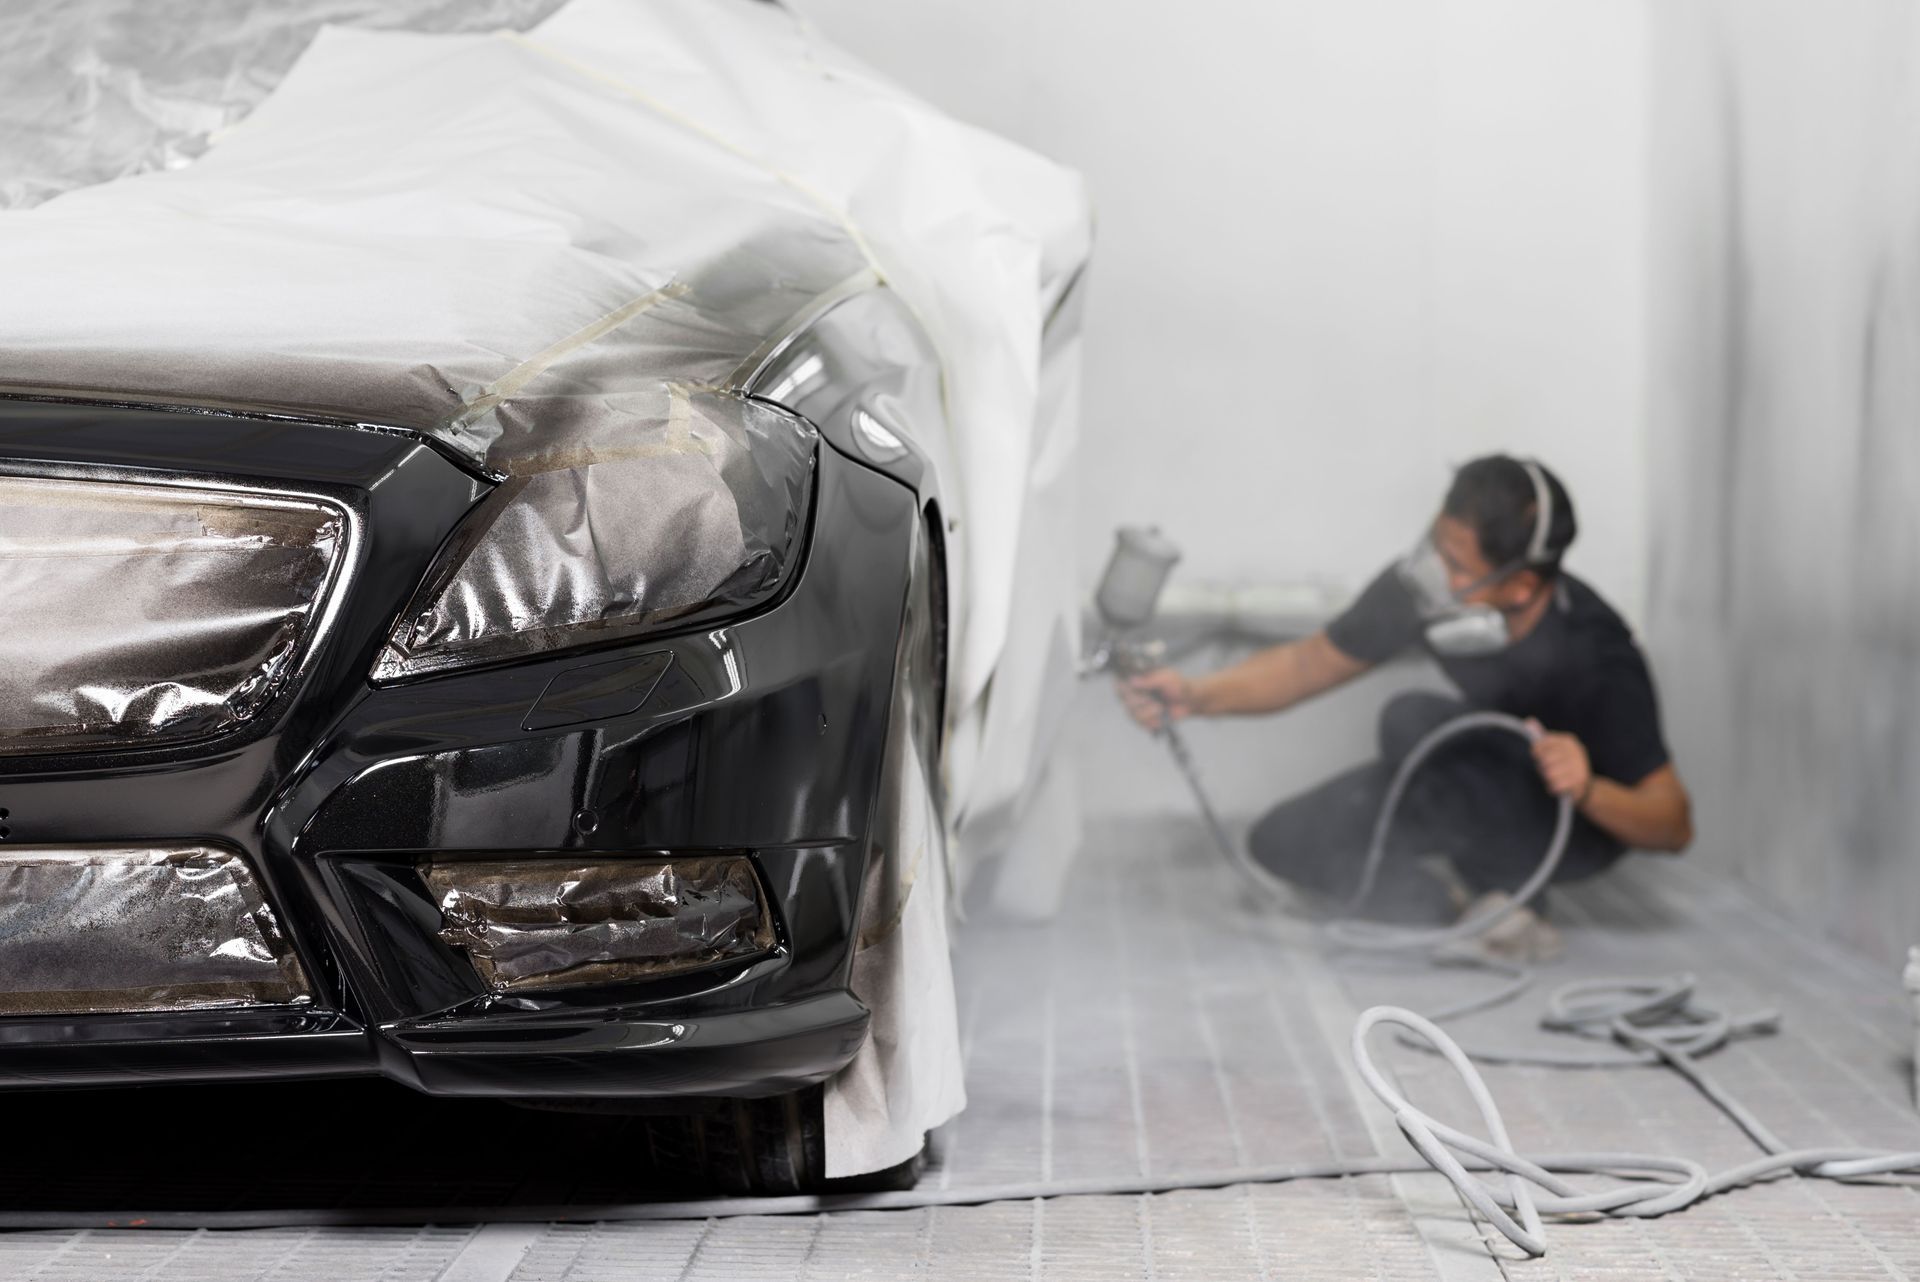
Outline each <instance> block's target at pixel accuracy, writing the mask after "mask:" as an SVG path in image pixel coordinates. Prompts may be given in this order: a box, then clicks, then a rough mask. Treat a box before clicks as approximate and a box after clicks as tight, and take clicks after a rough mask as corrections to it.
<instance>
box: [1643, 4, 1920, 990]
mask: <svg viewBox="0 0 1920 1282" xmlns="http://www.w3.org/2000/svg"><path fill="white" fill-rule="evenodd" d="M1652 35H1653V47H1654V51H1655V55H1656V56H1655V62H1654V67H1655V72H1654V86H1653V88H1654V92H1653V97H1652V101H1653V104H1654V107H1653V111H1654V116H1653V119H1654V123H1655V125H1656V129H1655V130H1654V133H1653V138H1654V140H1655V143H1654V148H1653V175H1654V193H1655V202H1654V218H1653V221H1652V225H1651V226H1652V233H1653V234H1652V241H1651V248H1652V257H1651V260H1650V268H1649V271H1650V279H1651V280H1652V282H1653V285H1652V299H1651V301H1652V302H1653V304H1654V307H1653V311H1652V322H1653V324H1652V331H1651V341H1652V346H1653V350H1654V351H1655V352H1656V353H1658V356H1657V360H1656V362H1655V365H1654V377H1653V381H1652V396H1651V401H1650V408H1651V412H1652V416H1653V417H1652V422H1653V424H1654V426H1655V428H1656V434H1655V436H1654V437H1653V442H1654V456H1653V462H1654V465H1655V466H1654V485H1653V490H1652V495H1653V498H1654V500H1655V501H1656V503H1657V508H1656V511H1655V516H1656V519H1655V521H1654V523H1653V528H1652V533H1651V539H1652V555H1653V562H1652V564H1653V569H1654V573H1653V577H1652V592H1651V602H1650V606H1649V616H1650V618H1649V626H1648V635H1649V639H1650V641H1651V643H1652V649H1653V654H1654V660H1655V664H1656V668H1657V670H1658V671H1660V672H1661V673H1662V674H1663V675H1664V676H1665V678H1666V680H1665V684H1664V693H1665V695H1666V703H1667V709H1668V714H1669V726H1670V731H1671V737H1672V740H1673V746H1674V750H1675V753H1676V756H1677V757H1678V759H1679V761H1680V763H1681V769H1682V771H1683V772H1684V773H1685V775H1686V777H1687V778H1688V780H1689V782H1690V784H1691V786H1692V788H1693V793H1694V802H1695V811H1696V817H1697V820H1698V824H1697V826H1698V829H1699V832H1700V840H1699V842H1698V848H1697V850H1696V852H1695V853H1694V854H1693V855H1692V856H1690V858H1693V859H1696V860H1698V861H1700V862H1703V863H1706V864H1708V865H1709V866H1711V867H1714V868H1716V869H1721V870H1725V871H1727V872H1729V873H1732V874H1733V875H1736V876H1739V877H1742V878H1745V879H1746V880H1748V881H1750V882H1751V883H1753V884H1754V885H1756V886H1758V887H1760V888H1761V889H1762V890H1763V891H1765V892H1766V893H1767V894H1769V895H1770V896H1772V897H1773V898H1775V899H1776V900H1777V901H1779V902H1780V903H1781V904H1782V906H1784V907H1785V908H1787V910H1788V911H1789V912H1791V913H1792V914H1794V915H1795V916H1796V917H1797V918H1798V919H1799V920H1801V921H1802V922H1804V923H1806V924H1808V925H1809V926H1812V927H1814V928H1816V929H1819V930H1822V931H1824V932H1826V933H1828V934H1830V935H1833V936H1834V937H1837V938H1840V939H1843V940H1845V941H1846V942H1847V943H1849V944H1852V945H1854V946H1855V947H1857V948H1860V949H1862V950H1865V951H1868V952H1871V953H1875V954H1878V955H1879V956H1881V957H1884V958H1886V959H1887V960H1889V961H1892V960H1894V959H1896V958H1898V957H1899V956H1900V955H1901V954H1902V953H1903V952H1904V950H1905V949H1906V948H1907V946H1909V945H1911V944H1913V943H1915V942H1917V941H1920V789H1916V788H1915V786H1914V781H1915V778H1916V775H1920V506H1917V505H1916V504H1917V500H1920V234H1917V233H1920V164H1917V163H1916V161H1917V160H1920V7H1917V6H1916V5H1915V4H1914V3H1913V2H1912V0H1844V3H1835V4H1831V5H1820V6H1813V5H1808V4H1804V3H1798V2H1797V0H1669V2H1668V3H1666V4H1664V5H1663V6H1662V7H1661V8H1660V9H1658V10H1657V11H1656V12H1655V18H1654V23H1653V28H1652Z"/></svg>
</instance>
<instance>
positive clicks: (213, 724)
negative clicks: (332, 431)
mask: <svg viewBox="0 0 1920 1282" xmlns="http://www.w3.org/2000/svg"><path fill="white" fill-rule="evenodd" d="M344 525H345V518H344V517H343V516H342V515H341V514H340V513H339V512H338V511H336V510H334V509H332V508H330V507H323V506H321V505H319V504H315V503H306V502H298V501H294V500H276V499H270V498H264V497H256V496H250V495H243V494H235V493H227V492H222V491H215V490H202V489H190V488H186V487H179V486H161V485H109V484H101V483H97V482H92V481H86V482H79V481H61V480H49V479H38V478H28V477H6V476H0V601H4V602H6V609H7V614H8V617H9V618H11V619H13V620H15V621H16V623H18V622H20V621H25V622H27V623H28V624H29V626H10V627H9V628H8V629H7V630H6V640H5V642H4V644H3V645H0V753H19V752H45V751H54V750H70V749H73V748H76V747H85V746H109V745H113V744H120V743H127V742H134V741H138V742H143V743H154V742H163V741H167V740H177V739H183V738H189V737H194V736H198V735H202V734H208V733H212V732H215V731H218V730H223V729H225V728H227V727H229V726H232V725H235V724H238V723H239V722H241V721H244V720H246V719H247V718H248V717H250V716H252V715H253V714H254V713H255V712H257V711H258V710H259V709H260V708H261V707H262V706H264V705H265V704H266V702H267V700H268V699H270V698H271V697H272V695H273V693H274V692H275V690H276V689H277V688H278V686H279V685H280V683H281V681H282V680H283V679H284V677H285V676H286V674H287V673H288V671H289V670H290V668H291V665H292V664H293V663H294V662H295V660H296V658H297V656H298V652H299V645H300V640H301V637H302V635H303V633H304V632H305V630H306V628H307V626H308V624H309V623H310V622H311V620H312V618H313V616H314V613H315V612H316V611H317V610H318V609H319V607H320V605H321V603H322V601H323V598H324V596H325V593H326V590H327V585H328V582H329V578H330V575H331V573H332V568H333V565H334V561H335V559H336V556H337V554H338V553H339V551H340V548H341V544H342V541H343V538H344V533H345V531H344Z"/></svg>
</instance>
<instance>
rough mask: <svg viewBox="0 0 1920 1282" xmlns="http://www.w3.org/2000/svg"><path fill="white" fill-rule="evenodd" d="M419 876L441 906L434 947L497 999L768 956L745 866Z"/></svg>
mask: <svg viewBox="0 0 1920 1282" xmlns="http://www.w3.org/2000/svg"><path fill="white" fill-rule="evenodd" d="M421 873H422V876H423V877H424V879H425V880H426V883H427V886H428V887H429V889H431V890H432V891H433V893H434V895H435V896H436V897H437V898H438V900H439V903H440V912H441V916H442V920H443V923H444V924H443V925H442V927H441V938H443V939H445V940H446V941H447V942H448V943H449V944H452V945H454V946H455V947H457V948H460V949H461V950H463V951H464V952H465V953H466V954H467V957H468V959H469V960H471V961H472V963H473V966H474V969H475V970H477V971H479V972H480V977H481V979H482V980H484V981H485V982H486V983H487V984H488V985H489V986H491V987H492V988H493V989H494V990H495V991H496V992H517V991H529V990H534V989H544V988H560V987H569V986H574V985H580V984H605V983H618V982H621V981H627V980H633V979H639V978H644V977H648V976H654V975H661V974H668V973H672V972H675V971H683V970H692V969H695V968H697V967H701V966H708V965H712V964H713V963H715V962H720V961H726V960H729V959H733V958H739V957H749V956H752V955H754V954H756V953H764V952H766V951H767V950H768V949H770V948H772V947H773V921H772V919H771V918H770V917H769V916H768V914H767V912H766V910H765V908H764V906H763V904H762V899H761V894H760V882H759V878H758V877H756V876H755V875H754V871H753V865H752V864H751V863H750V862H749V861H748V860H747V859H746V858H744V857H742V856H737V855H718V856H706V857H699V858H691V859H675V860H671V861H641V860H627V861H620V862H615V863H596V864H581V863H577V862H572V861H565V860H557V861H539V860H532V859H514V860H435V861H433V862H431V863H428V864H426V865H424V866H423V868H422V870H421Z"/></svg>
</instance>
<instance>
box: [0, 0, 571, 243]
mask: <svg viewBox="0 0 1920 1282" xmlns="http://www.w3.org/2000/svg"><path fill="white" fill-rule="evenodd" d="M561 3H562V0H13V2H12V3H9V4H6V5H4V6H0V85H5V86H8V92H7V93H6V96H5V102H4V106H3V107H0V209H5V208H8V207H15V208H23V207H25V206H28V205H37V204H39V203H40V202H41V201H43V200H46V199H48V198H49V197H52V196H57V195H59V194H60V193H61V192H63V191H70V190H72V189H73V188H75V187H85V186H89V185H91V184H93V183H99V182H106V181H108V180H109V179H113V178H123V177H126V176H128V175H130V174H137V173H144V172H146V171H148V170H151V169H177V168H179V167H180V166H182V165H186V164H189V163H191V162H192V161H193V160H194V158H195V157H197V156H199V155H200V154H201V153H202V152H204V151H206V149H207V144H208V142H209V140H210V139H211V137H212V135H213V134H214V133H215V132H217V131H218V130H220V129H222V128H224V127H226V126H228V125H231V124H233V123H235V122H236V121H238V120H240V119H242V118H244V117H245V116H246V115H247V113H248V112H250V111H252V110H253V109H254V108H255V107H257V106H258V105H259V104H260V100H261V99H263V98H265V97H266V96H267V94H269V93H270V92H272V90H273V87H274V86H275V85H277V84H279V83H280V78H281V77H282V76H284V75H285V74H286V72H287V68H289V67H291V66H292V65H293V63H294V59H296V58H298V57H299V56H300V55H301V53H302V52H304V51H305V50H306V47H307V46H308V45H309V44H311V43H312V42H313V37H314V33H315V32H317V31H318V30H319V29H320V28H321V27H322V26H323V25H325V24H327V23H330V22H332V23H340V24H342V25H349V26H361V27H386V28H400V29H406V30H418V31H446V32H452V31H490V30H492V29H494V28H496V27H515V28H522V29H524V28H526V27H530V26H532V25H533V24H534V23H535V22H538V21H539V20H540V19H542V18H544V17H546V16H547V15H549V14H551V13H552V12H553V11H554V10H555V9H557V8H559V7H560V5H561Z"/></svg>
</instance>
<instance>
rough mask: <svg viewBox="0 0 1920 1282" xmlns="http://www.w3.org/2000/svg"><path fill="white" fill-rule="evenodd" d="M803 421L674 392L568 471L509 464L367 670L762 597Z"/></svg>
mask: <svg viewBox="0 0 1920 1282" xmlns="http://www.w3.org/2000/svg"><path fill="white" fill-rule="evenodd" d="M816 442H817V437H816V434H815V432H814V430H813V428H812V426H811V425H810V424H808V423H807V421H806V420H805V419H802V418H798V417H796V416H794V415H792V414H789V413H787V412H785V411H783V410H780V409H777V408H774V407H773V406H770V405H766V404H764V403H761V402H759V401H751V400H748V399H746V398H744V397H740V396H734V395H730V394H727V393H722V392H708V391H686V390H682V389H675V393H674V396H673V399H672V409H671V412H670V413H669V414H668V416H667V418H666V419H665V421H664V422H657V423H655V422H647V421H644V420H643V421H637V422H636V424H635V427H634V430H633V433H632V436H631V437H630V438H629V439H627V440H623V441H622V442H621V443H620V444H619V445H618V446H616V447H612V448H600V449H597V450H596V451H595V454H594V457H593V459H592V460H591V461H590V462H586V463H584V464H582V465H580V466H576V467H565V468H558V469H555V470H550V471H540V472H536V473H533V474H531V475H522V476H514V477H511V478H509V479H508V480H507V481H506V482H504V483H503V484H502V485H501V486H500V487H499V488H498V489H497V490H495V491H494V493H493V494H492V495H491V496H489V497H488V499H487V500H486V501H485V502H484V503H483V504H482V505H481V507H480V509H479V510H478V511H477V512H475V513H474V514H473V516H472V517H470V518H469V519H468V521H467V523H466V525H464V526H463V527H462V528H461V529H460V531H459V532H458V533H457V534H456V535H455V536H454V538H453V540H452V541H451V542H450V544H449V545H448V548H447V550H446V551H445V552H444V553H443V554H442V556H441V558H440V561H439V563H438V564H437V565H436V566H435V567H434V569H433V570H432V572H430V573H429V574H428V576H427V578H426V580H425V582H424V583H423V584H422V586H421V590H420V592H419V593H418V594H416V596H415V597H414V600H413V603H412V604H411V605H409V606H408V608H407V609H406V610H405V611H404V612H403V613H402V614H401V616H400V619H399V621H398V622H397V623H396V624H395V626H394V630H393V634H392V636H391V638H390V639H389V641H388V643H387V647H386V649H385V650H384V651H382V653H381V655H380V659H379V662H378V663H377V664H376V665H375V667H374V674H373V675H374V677H375V679H377V680H392V679H396V678H401V677H408V676H415V675H418V674H421V673H426V672H437V671H442V670H445V669H448V668H455V667H461V666H464V665H468V664H475V663H488V662H496V661H499V660H503V659H510V658H515V657H520V656H524V655H528V654H534V653H538V652H541V651H546V650H554V649H559V648H562V647H572V646H581V645H588V644H591V643H593V642H596V641H603V640H611V639H615V638H618V637H624V636H631V635H635V634H638V633H641V632H646V631H650V630H654V629H657V628H661V627H667V626H674V625H680V624H688V623H693V622H697V621H701V620H704V619H708V618H715V617H718V616H721V615H725V614H735V613H739V612H741V611H745V610H749V609H752V608H754V607H755V606H758V605H762V604H764V603H766V602H768V601H770V600H772V599H773V598H774V597H775V596H777V595H778V594H779V593H780V591H781V590H782V589H783V588H784V587H785V586H786V584H787V582H788V580H789V579H790V578H791V576H792V575H793V574H794V573H795V572H796V571H797V569H798V567H799V560H800V553H801V545H802V540H803V538H804V536H805V532H806V525H807V509H808V505H809V503H810V502H811V498H812V494H813V467H814V451H815V447H816Z"/></svg>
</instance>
